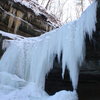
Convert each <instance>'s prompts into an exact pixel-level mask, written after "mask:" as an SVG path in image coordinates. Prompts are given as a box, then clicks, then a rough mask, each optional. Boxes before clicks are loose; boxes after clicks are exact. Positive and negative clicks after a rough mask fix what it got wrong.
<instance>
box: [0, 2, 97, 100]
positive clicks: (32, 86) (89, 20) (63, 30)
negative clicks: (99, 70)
mask: <svg viewBox="0 0 100 100" xmlns="http://www.w3.org/2000/svg"><path fill="white" fill-rule="evenodd" d="M96 7H97V2H96V1H94V2H93V4H92V5H91V6H89V8H88V9H87V10H86V11H85V12H84V13H83V14H82V16H81V17H80V18H79V19H78V20H75V21H73V22H70V23H68V24H65V25H63V26H62V27H60V28H58V29H55V30H53V31H50V32H47V33H45V34H43V35H41V36H39V37H35V38H23V39H20V40H11V42H10V45H9V47H8V48H7V50H6V52H5V53H4V55H3V57H2V58H1V60H0V72H1V73H0V74H1V76H2V78H3V77H4V79H2V78H1V80H0V83H1V85H7V86H8V87H7V88H6V87H5V86H3V87H4V95H3V94H2V90H1V93H0V94H1V96H0V97H2V100H9V99H10V100H42V99H43V100H48V99H49V100H56V99H59V100H78V97H77V93H76V92H75V90H76V89H77V84H78V74H79V65H81V63H82V62H83V60H84V56H85V36H86V34H87V35H89V37H90V39H91V38H92V33H93V31H95V29H96V28H95V23H96ZM90 15H91V16H90ZM61 53H62V77H64V72H65V68H67V69H68V70H69V74H70V79H71V81H72V86H73V91H72V92H71V91H64V90H63V91H60V92H58V93H56V94H55V95H53V96H48V95H47V93H45V91H44V86H45V76H46V74H47V73H48V72H49V71H50V70H51V69H52V68H53V61H54V58H55V56H56V54H57V56H58V59H59V60H60V56H61ZM12 77H13V78H12ZM7 83H8V84H7ZM9 86H10V87H9ZM1 87H2V86H1ZM3 87H2V88H3ZM14 88H16V89H14ZM8 90H9V91H11V92H9V93H8V94H6V93H5V91H8ZM35 93H36V94H35ZM36 95H37V96H36Z"/></svg>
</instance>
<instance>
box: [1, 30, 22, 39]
mask: <svg viewBox="0 0 100 100" xmlns="http://www.w3.org/2000/svg"><path fill="white" fill-rule="evenodd" d="M0 34H1V35H2V36H4V37H8V38H10V39H14V40H15V39H23V38H24V37H23V36H20V35H17V34H12V33H8V32H4V31H2V30H0Z"/></svg>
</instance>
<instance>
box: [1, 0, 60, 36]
mask: <svg viewBox="0 0 100 100" xmlns="http://www.w3.org/2000/svg"><path fill="white" fill-rule="evenodd" d="M33 7H34V10H32V9H30V8H27V7H26V6H24V5H21V4H20V3H15V2H14V1H13V0H0V29H1V30H4V31H8V32H12V33H17V34H20V35H23V36H38V35H40V34H42V33H44V32H47V31H50V30H52V29H54V28H56V27H57V26H58V22H59V21H58V20H57V19H56V18H55V17H53V16H52V15H50V14H48V13H47V12H46V11H45V10H44V9H40V8H39V7H38V5H37V4H34V3H33ZM37 9H38V10H39V14H36V11H35V10H37ZM52 23H53V24H52Z"/></svg>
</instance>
